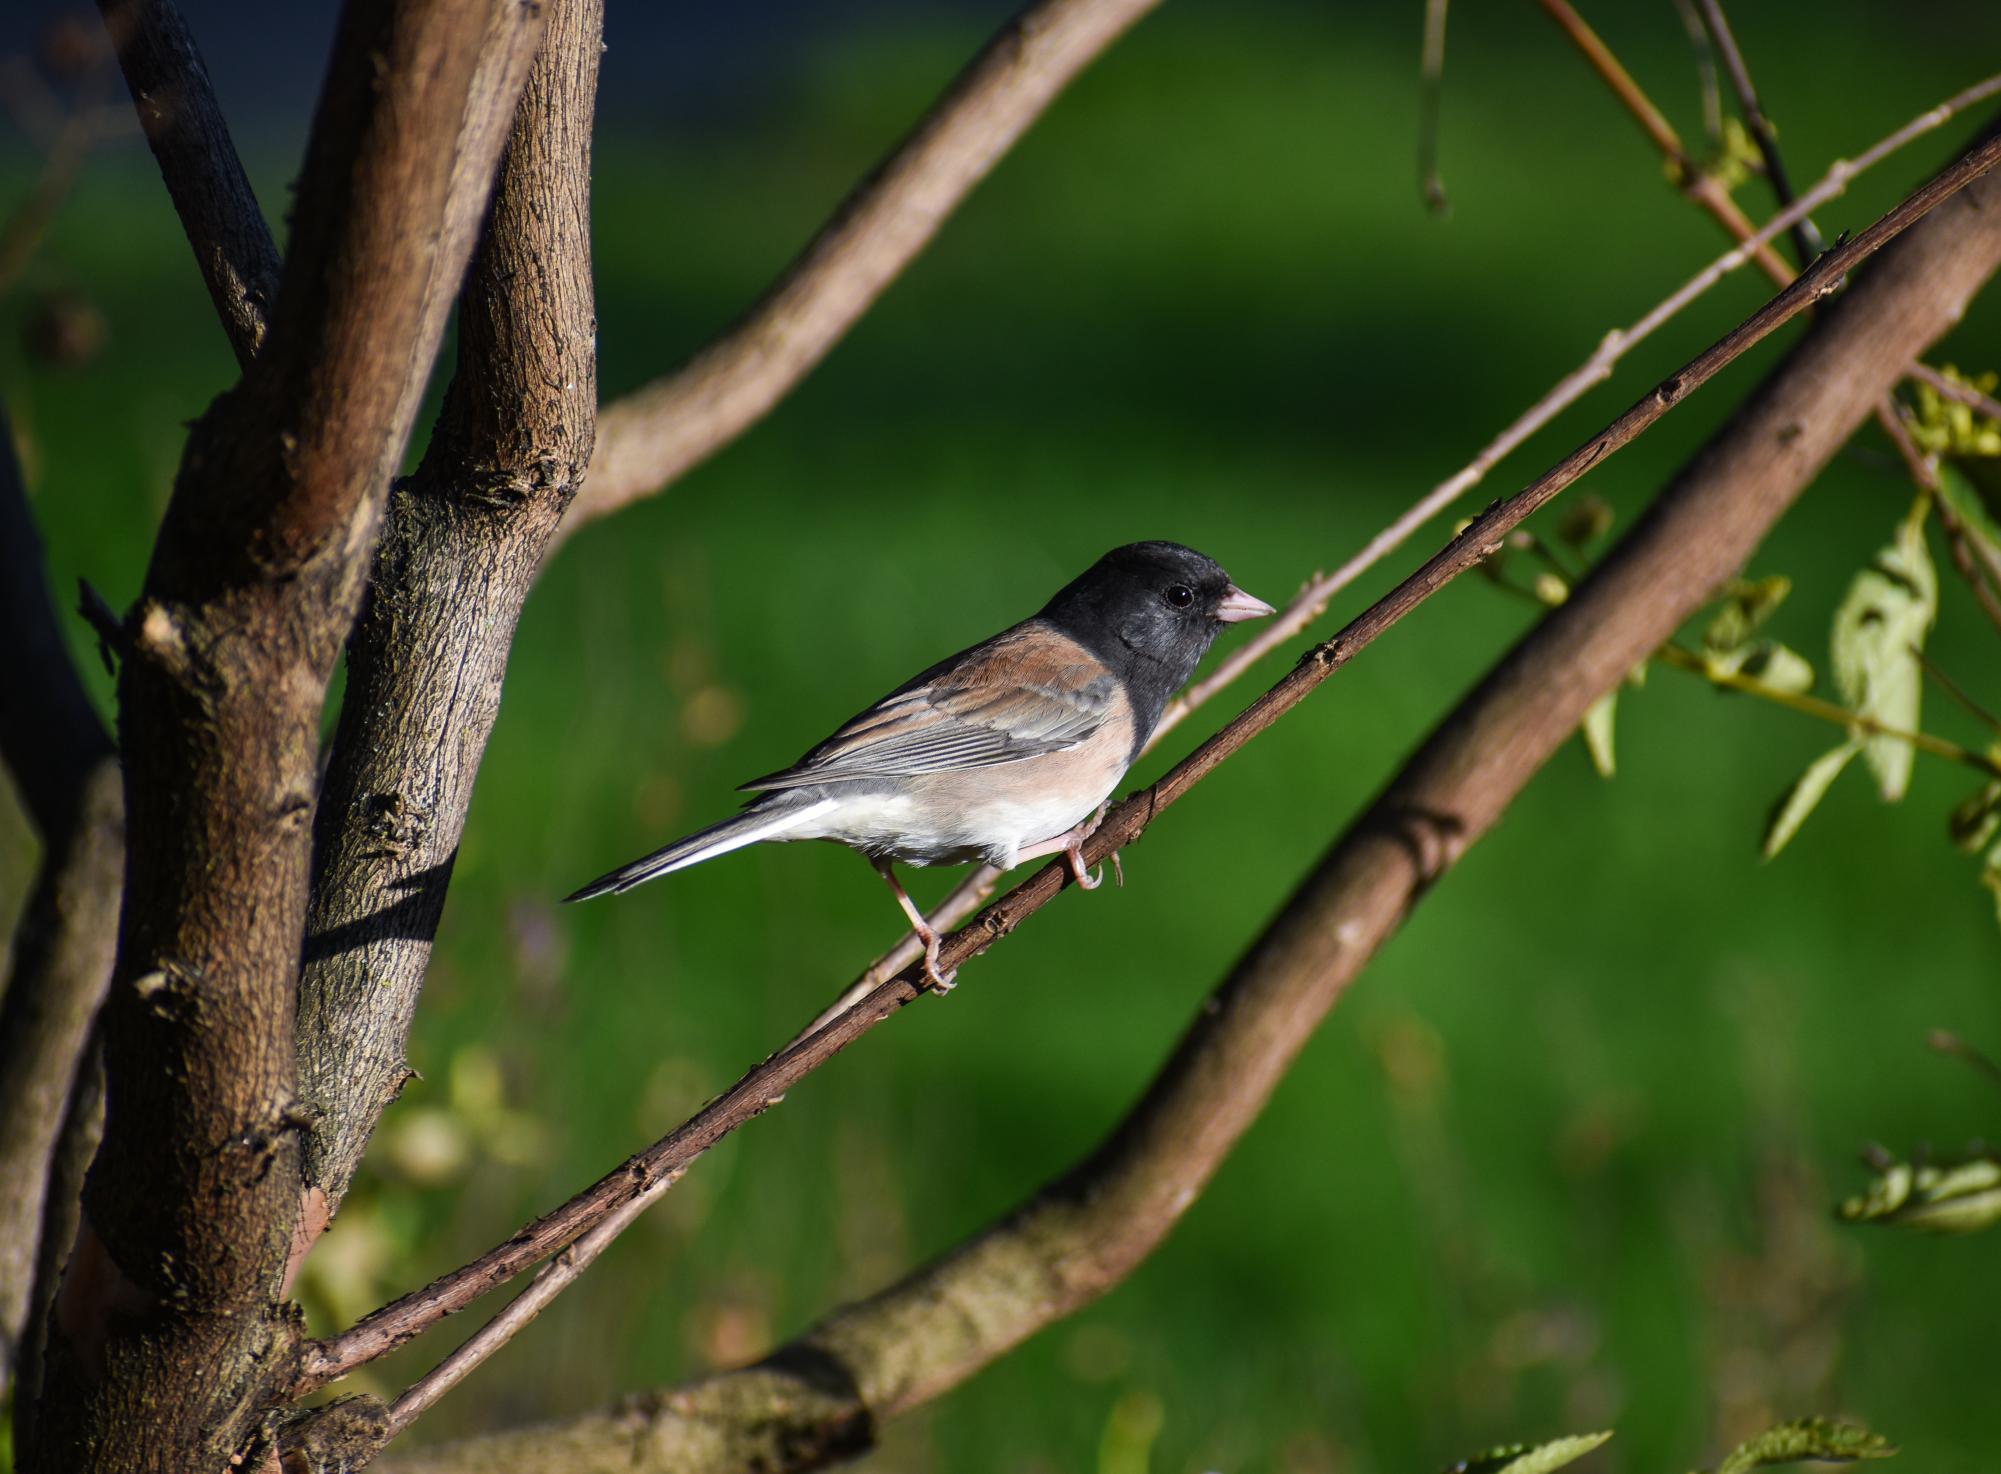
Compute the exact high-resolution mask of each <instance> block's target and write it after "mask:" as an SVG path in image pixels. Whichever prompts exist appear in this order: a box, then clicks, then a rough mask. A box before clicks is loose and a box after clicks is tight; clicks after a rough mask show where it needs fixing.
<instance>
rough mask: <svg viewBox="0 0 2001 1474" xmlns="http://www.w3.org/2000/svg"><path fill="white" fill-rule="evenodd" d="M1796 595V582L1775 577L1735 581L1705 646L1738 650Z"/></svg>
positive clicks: (1706, 633) (1706, 632)
mask: <svg viewBox="0 0 2001 1474" xmlns="http://www.w3.org/2000/svg"><path fill="white" fill-rule="evenodd" d="M1792 591H1793V581H1792V580H1791V579H1789V578H1785V577H1783V576H1781V575H1778V574H1774V575H1773V576H1772V577H1770V578H1733V579H1731V580H1730V582H1729V584H1728V585H1727V586H1726V587H1725V588H1724V590H1723V603H1722V605H1721V607H1719V608H1718V609H1717V611H1716V613H1715V614H1714V615H1713V616H1711V618H1710V621H1709V628H1707V629H1706V630H1704V631H1703V632H1702V643H1703V646H1704V647H1705V648H1707V649H1710V650H1718V651H1721V650H1735V649H1736V648H1737V647H1738V646H1740V645H1742V644H1743V643H1744V642H1745V641H1746V640H1748V639H1750V638H1751V636H1752V635H1753V634H1755V633H1757V629H1758V626H1759V625H1761V624H1763V623H1764V622H1765V621H1766V620H1767V619H1769V618H1771V616H1772V611H1773V610H1775V609H1777V608H1778V607H1779V605H1781V604H1783V603H1784V602H1785V598H1786V595H1787V594H1789V593H1791V592H1792Z"/></svg>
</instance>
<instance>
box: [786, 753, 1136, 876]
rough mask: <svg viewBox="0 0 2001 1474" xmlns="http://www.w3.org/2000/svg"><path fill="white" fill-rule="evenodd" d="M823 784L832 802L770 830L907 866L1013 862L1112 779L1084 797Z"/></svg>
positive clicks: (1083, 813) (1077, 817)
mask: <svg viewBox="0 0 2001 1474" xmlns="http://www.w3.org/2000/svg"><path fill="white" fill-rule="evenodd" d="M952 776H954V777H960V776H963V775H959V774H954V775H952ZM1114 781H1116V780H1114ZM858 786H859V785H858ZM954 786H955V787H956V786H957V785H954ZM1024 786H1025V785H1024ZM824 791H825V792H826V793H827V795H828V796H829V797H830V798H832V799H834V803H833V805H832V806H831V807H829V808H828V809H827V810H826V811H825V812H823V813H821V814H819V815H817V816H815V817H814V818H813V819H812V820H810V821H809V822H807V823H805V824H802V825H800V826H798V827H797V828H795V829H793V830H791V831H790V832H788V833H786V834H784V835H782V836H774V837H775V838H783V839H787V840H792V839H831V840H836V841H838V842H840V843H842V844H845V845H850V846H852V847H853V848H855V849H858V850H861V851H863V852H864V853H866V854H869V855H871V856H878V857H885V858H888V859H891V860H895V861H898V862H900V863H902V864H905V865H965V864H970V863H971V862H973V861H975V860H986V861H988V862H989V863H991V864H994V865H997V866H999V867H1000V868H1001V869H1011V868H1013V866H1014V864H1015V863H1016V858H1017V852H1018V851H1020V850H1023V849H1026V848H1029V847H1031V846H1033V845H1036V844H1038V843H1040V842H1041V841H1043V840H1047V839H1054V838H1055V837H1056V836H1057V835H1059V834H1062V833H1064V832H1065V831H1066V830H1069V829H1071V828H1073V827H1075V826H1076V825H1077V824H1079V823H1081V822H1083V821H1084V820H1085V819H1087V818H1089V817H1090V816H1091V815H1092V814H1093V813H1095V812H1096V811H1097V808H1098V805H1099V804H1100V803H1102V802H1103V801H1104V799H1105V798H1106V796H1107V795H1108V794H1109V793H1110V792H1111V786H1110V785H1108V786H1107V787H1106V789H1105V792H1104V793H1093V794H1090V795H1088V796H1087V797H1086V798H1085V800H1084V801H1082V802H1081V803H1080V802H1079V798H1078V796H1077V795H1075V794H1070V795H1052V794H1050V793H1048V792H1046V791H1038V790H1037V789H1035V788H1029V789H1028V791H1026V792H1023V791H1020V789H1019V788H1017V791H1016V792H1015V793H1012V794H1009V795H1006V796H1001V795H997V794H993V793H991V792H989V793H985V794H982V795H980V796H979V797H978V798H976V799H972V800H971V801H970V802H969V801H968V795H967V794H966V793H965V792H964V791H963V790H961V791H960V792H957V793H952V794H949V795H948V794H945V793H939V792H936V791H934V790H933V789H932V787H931V786H930V785H925V786H924V787H921V788H919V789H917V790H916V791H915V792H902V793H892V792H884V791H882V790H880V789H877V790H875V791H873V792H870V791H859V792H855V791H851V792H849V793H842V792H840V789H839V787H837V786H835V785H832V784H830V785H828V787H827V788H826V789H825V790H824Z"/></svg>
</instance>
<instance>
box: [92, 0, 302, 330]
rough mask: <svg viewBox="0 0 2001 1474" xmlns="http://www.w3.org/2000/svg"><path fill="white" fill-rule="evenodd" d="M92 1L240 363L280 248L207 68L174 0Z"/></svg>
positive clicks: (262, 322)
mask: <svg viewBox="0 0 2001 1474" xmlns="http://www.w3.org/2000/svg"><path fill="white" fill-rule="evenodd" d="M98 9H99V11H101V12H102V13H103V16H104V24H105V27H106V29H107V30H108V31H109V32H110V33H111V42H112V45H113V46H114V47H116V48H117V52H118V65H119V67H120V68H121V69H122V70H123V71H124V73H125V84H126V86H127V87H129V88H130V89H131V92H132V102H133V105H134V106H135V107H136V108H137V109H138V110H139V126H140V128H141V129H143V130H144V132H145V134H146V142H147V144H148V146H150V147H151V148H152V150H153V157H154V158H155V159H157V160H158V161H159V164H160V177H161V178H162V179H163V180H165V181H166V185H167V193H168V195H169V196H170V197H171V198H172V199H173V202H174V210H175V212H176V213H177V214H178V215H179V216H180V217H181V228H182V230H184V231H185V232H187V237H188V244H189V245H190V246H192V247H194V253H195V264H196V265H197V266H198V267H199V268H200V270H201V276H202V281H203V282H204V283H205V284H206V285H207V287H208V294H209V298H210V300H211V301H213V302H214V303H215V311H216V316H218V317H219V318H221V319H222V330H223V332H225V333H226V334H228V336H229V346H230V347H231V348H233V349H234V350H235V351H236V358H237V362H239V363H245V364H247V363H249V362H250V360H251V359H252V358H254V357H256V355H257V349H258V346H259V345H260V344H261V343H262V342H263V341H264V330H265V327H266V325H267V324H268V323H269V321H270V315H271V308H272V304H273V303H274V302H275V301H276V300H277V297H278V275H279V262H278V247H277V245H276V244H275V243H274V242H273V241H272V239H271V228H270V227H269V226H268V225H266V224H265V223H264V213H263V211H261V210H260V209H258V207H257V196H256V194H255V193H254V192H253V191H252V190H251V188H250V179H249V177H248V176H247V175H246V174H245V173H244V172H243V161H242V160H241V159H240V158H238V157H237V154H236V145H235V144H234V143H233V142H232V141H231V140H230V136H229V125H228V124H227V123H226V122H224V121H223V116H222V108H221V105H220V104H219V103H217V101H216V98H215V88H214V86H213V85H212V84H211V83H210V82H209V78H208V68H207V67H206V66H204V65H203V64H202V59H201V52H200V50H199V49H198V48H197V47H196V45H195V40H194V36H193V34H192V33H191V32H190V31H189V30H188V25H187V22H186V21H185V20H184V19H183V18H182V16H181V13H180V9H179V7H178V6H176V5H175V4H174V0H98Z"/></svg>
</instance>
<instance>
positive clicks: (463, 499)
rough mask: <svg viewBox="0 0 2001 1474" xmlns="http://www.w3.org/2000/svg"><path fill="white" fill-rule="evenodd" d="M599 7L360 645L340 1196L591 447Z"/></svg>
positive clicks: (316, 1182)
mask: <svg viewBox="0 0 2001 1474" xmlns="http://www.w3.org/2000/svg"><path fill="white" fill-rule="evenodd" d="M600 19H601V17H600V13H599V6H598V4H597V3H596V0H588V3H585V0H558V3H554V4H552V5H551V6H550V7H549V20H548V28H547V35H546V38H545V42H544V45H543V48H542V51H541V54H540V56H539V58H538V59H537V61H536V63H535V67H534V70H533V71H532V72H531V73H530V76H529V79H528V85H527V89H526V91H525V92H524V93H523V94H522V100H521V106H520V110H519V113H518V115H517V116H516V118H515V121H514V131H513V135H512V138H511V140H510V142H509V144H508V148H507V155H506V160H505V162H504V163H503V165H502V168H501V172H500V178H499V181H498V183H497V185H496V187H495V190H494V195H493V204H492V215H491V218H490V221H489V223H488V226H487V230H486V234H485V238H484V240H483V242H482V244H481V247H480V251H479V254H478V255H477V256H476V257H475V258H474V262H473V268H472V272H471V274H470V276H469V277H468V279H467V282H466V288H465V292H464V295H463V297H462V299H461V303H460V310H459V345H458V371H457V375H456V377H455V378H454V379H453V381H452V385H451V389H450V390H449V392H448V393H447V395H446V398H445V406H444V410H443V413H442V414H441V416H440V419H439V422H438V425H437V427H436V429H435V431H434V432H433V434H432V438H431V443H430V447H429V449H428V450H427V451H426V453H425V456H424V462H423V464H422V466H420V467H419V468H418V470H417V473H416V474H415V475H414V476H412V477H411V478H410V479H409V480H408V481H406V482H404V483H403V484H401V485H400V486H398V487H397V489H396V492H395V494H394V496H393V497H392V499H391V503H390V511H389V517H388V521H387V524H386V526H385V528H384V531H383V536H382V545H381V548H380V550H379V552H378V553H377V557H376V566H375V575H374V579H373V581H372V584H371V588H370V594H369V600H368V605H367V608H366V610H365V611H364V613H363V615H362V618H361V621H360V623H359V624H358V625H357V626H356V629H355V632H354V637H353V639H352V640H351V641H350V643H349V646H348V657H347V670H348V681H347V696H346V700H345V703H344V704H343V706H342V709H341V722H340V729H339V732H338V735H337V736H336V737H335V739H334V756H333V763H332V766H331V767H330V769H329V771H328V774H327V779H326V783H325V786H324V787H323V789H322V792H321V796H320V809H319V814H318V818H317V820H316V825H317V830H318V838H317V843H316V845H315V856H314V865H315V876H314V884H313V899H312V909H311V912H310V915H309V920H308V924H307V933H306V966H305V972H304V977H303V980H302V984H301V990H300V1000H299V1070H300V1090H301V1094H302V1096H303V1098H304V1099H305V1101H306V1102H307V1104H308V1106H309V1107H310V1109H311V1110H312V1112H313V1116H314V1126H313V1128H312V1131H311V1133H310V1134H309V1136H308V1138H307V1147H306V1180H307V1183H308V1184H309V1186H310V1187H311V1188H313V1189H315V1190H317V1191H318V1192H320V1193H321V1194H323V1195H324V1197H325V1199H326V1206H327V1208H328V1209H329V1210H330V1211H331V1210H333V1209H336V1208H337V1207H338V1206H339V1203H340V1200H341V1198H342V1196H343V1195H344V1194H345V1192H346V1190H347V1184H348V1181H349V1179H350V1177H351V1176H352V1175H353V1172H354V1168H355V1164H356V1163H357V1162H358V1161H359V1159H360V1156H361V1153H362V1150H363V1148H364V1147H365V1146H366V1144H367V1142H368V1138H369V1136H370V1134H371V1133H372V1132H373V1130H374V1128H375V1123H376V1120H377V1118H378V1117H379V1116H380V1115H381V1112H382V1110H383V1108H384V1107H385V1106H386V1105H387V1104H388V1103H389V1101H391V1100H392V1099H394V1098H395V1095H396V1093H397V1092H398V1091H399V1090H400V1089H401V1088H402V1085H403V1082H404V1079H405V1078H406V1077H407V1075H408V1065H407V1064H406V1062H405V1059H404V1048H405V1043H406V1040H407V1037H408V1034H409V1027H410V1019H411V1015H412V1012H413V1010H414V1009H415V1007H416V1002H417V994H418V990H419V988H420V987H421V985H422V983H423V978H424V971H425V968H426V966H427V965H428V963H429V961H430V955H431V941H432V938H433V936H434V934H435V933H436V931H437V926H438V918H439V915H440V913H441V912H442V910H443V907H444V899H445V888H446V885H447V883H448V882H449V881H450V878H451V870H452V861H453V857H454V856H455V855H456V853H457V850H458V843H459V836H460V834H461V832H462V831H463V829H464V826H465V817H466V810H467V806H468V805H469V804H470V802H471V799H472V790H473V780H474V778H475V776H476V775H477V773H478V769H479V763H480V758H481V756H482V755H483V753H484V752H485V748H486V739H487V735H488V733H489V732H490V731H491V730H492V727H493V722H494V719H495V717H496V716H497V715H498V713H499V708H500V688H501V680H502V678H503V676H504V675H505V673H506V667H507V656H508V650H509V647H510V645H511V644H512V641H513V636H514V628H515V623H516V620H517V619H518V617H519V616H520V613H521V606H522V602H523V600H524V599H525V598H526V597H527V593H528V589H529V586H530V584H531V583H532V582H533V580H534V577H535V572H536V569H537V567H538V565H539V564H540V562H541V558H542V553H543V550H544V548H545V547H546V546H547V544H548V540H549V538H550V536H551V534H552V533H553V532H554V530H555V528H556V526H557V523H558V520H559V519H560V518H561V516H562V514H563V510H564V508H565V507H566V506H568V505H569V502H570V498H571V497H572V496H573V495H574V494H575V492H576V488H577V485H578V483H579V481H580V480H581V479H582V477H583V473H584V467H585V466H586V464H587V463H588V462H589V459H590V451H591V437H592V429H593V425H594V416H595V412H596V407H597V372H596V357H595V352H594V341H593V340H594V334H595V331H596V319H595V315H594V309H593V305H592V297H591V257H590V147H591V117H592V108H593V103H594V100H595V96H596V87H597V67H598V56H599V52H600V49H601V47H600V43H599V32H600ZM440 733H449V734H450V740H449V741H440V740H439V734H440Z"/></svg>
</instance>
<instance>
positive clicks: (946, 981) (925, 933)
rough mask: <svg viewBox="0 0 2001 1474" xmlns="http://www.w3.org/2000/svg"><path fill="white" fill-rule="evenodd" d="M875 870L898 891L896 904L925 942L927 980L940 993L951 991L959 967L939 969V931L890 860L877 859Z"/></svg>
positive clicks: (921, 940) (925, 975) (892, 888)
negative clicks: (926, 915) (919, 907)
mask: <svg viewBox="0 0 2001 1474" xmlns="http://www.w3.org/2000/svg"><path fill="white" fill-rule="evenodd" d="M875 870H876V874H878V875H880V876H881V877H882V878H883V879H884V880H885V881H887V882H888V883H889V888H890V889H891V890H892V891H895V892H896V904H897V905H899V906H901V907H902V908H903V914H904V915H905V916H907V917H909V918H910V929H911V930H912V931H913V932H915V933H917V939H918V940H919V941H920V942H922V943H923V944H924V977H925V980H926V981H927V982H929V983H930V984H931V986H932V987H934V988H936V989H937V990H938V991H939V992H940V993H949V992H951V991H952V980H953V979H954V978H956V977H958V975H959V969H958V968H956V967H955V968H953V969H952V970H951V971H950V972H940V971H938V933H937V931H936V930H935V929H934V928H933V927H932V925H931V923H930V922H928V921H926V920H925V919H924V913H923V912H922V911H919V910H918V909H917V903H916V902H915V901H913V900H911V899H910V893H909V892H908V891H906V890H904V888H903V883H902V882H901V881H899V880H898V879H897V878H896V871H895V870H893V869H892V868H891V867H890V863H889V861H887V860H877V861H876V862H875Z"/></svg>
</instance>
